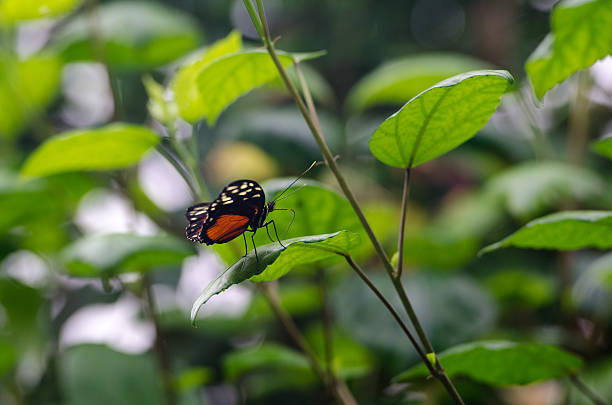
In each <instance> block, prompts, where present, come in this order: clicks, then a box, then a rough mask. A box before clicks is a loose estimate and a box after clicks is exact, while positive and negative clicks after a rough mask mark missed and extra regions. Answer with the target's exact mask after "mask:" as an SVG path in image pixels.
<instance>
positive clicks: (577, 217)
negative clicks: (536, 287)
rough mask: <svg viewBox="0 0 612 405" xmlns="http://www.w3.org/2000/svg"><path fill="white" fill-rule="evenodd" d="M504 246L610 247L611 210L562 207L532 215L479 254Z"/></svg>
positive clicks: (557, 248)
mask: <svg viewBox="0 0 612 405" xmlns="http://www.w3.org/2000/svg"><path fill="white" fill-rule="evenodd" d="M507 246H516V247H521V248H531V249H553V250H575V249H583V248H589V247H593V248H599V249H610V248H612V211H564V212H558V213H555V214H551V215H546V216H544V217H541V218H538V219H535V220H533V221H531V222H529V223H528V224H527V225H525V226H523V227H522V228H521V229H519V230H518V231H516V232H515V233H513V234H512V235H510V236H508V237H506V238H505V239H503V240H501V241H499V242H497V243H494V244H492V245H489V246H487V247H485V248H484V249H482V250H481V251H480V253H479V254H484V253H488V252H492V251H494V250H498V249H501V248H504V247H507Z"/></svg>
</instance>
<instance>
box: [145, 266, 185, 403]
mask: <svg viewBox="0 0 612 405" xmlns="http://www.w3.org/2000/svg"><path fill="white" fill-rule="evenodd" d="M142 295H143V298H144V300H143V301H144V310H145V313H146V314H147V315H148V317H149V319H150V320H151V321H152V322H153V325H154V327H155V342H154V343H153V349H154V352H155V358H156V359H157V365H158V367H159V372H160V375H161V380H162V384H163V387H164V394H165V397H166V404H167V405H175V404H176V403H177V397H176V392H175V391H174V386H173V383H172V369H171V366H170V354H169V353H168V347H167V346H166V343H165V341H164V336H163V331H162V328H161V325H160V322H159V318H158V316H157V309H156V305H155V300H154V298H153V292H152V291H151V281H150V280H149V277H148V275H147V274H143V275H142Z"/></svg>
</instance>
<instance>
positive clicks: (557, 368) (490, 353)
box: [395, 341, 582, 385]
mask: <svg viewBox="0 0 612 405" xmlns="http://www.w3.org/2000/svg"><path fill="white" fill-rule="evenodd" d="M438 357H439V359H440V362H441V363H442V364H443V365H444V369H445V370H446V373H447V374H448V376H449V377H451V378H452V377H454V376H467V377H470V378H472V379H474V380H476V381H480V382H483V383H486V384H491V385H522V384H530V383H533V382H536V381H543V380H550V379H553V378H559V377H565V376H567V375H569V374H573V373H575V372H576V371H577V370H578V369H579V368H580V367H581V366H582V360H581V359H580V358H579V357H577V356H575V355H573V354H571V353H568V352H566V351H564V350H562V349H559V348H557V347H554V346H548V345H539V344H527V343H525V344H521V343H514V342H508V341H485V342H472V343H466V344H462V345H459V346H455V347H452V348H450V349H448V350H445V351H443V352H442V353H440V354H439V355H438ZM428 374H429V370H427V368H426V367H425V366H424V365H423V364H419V365H418V366H415V367H413V368H411V369H409V370H407V371H405V372H403V373H402V374H400V375H398V376H397V377H395V380H396V381H409V380H412V379H414V378H418V377H425V376H427V375H428Z"/></svg>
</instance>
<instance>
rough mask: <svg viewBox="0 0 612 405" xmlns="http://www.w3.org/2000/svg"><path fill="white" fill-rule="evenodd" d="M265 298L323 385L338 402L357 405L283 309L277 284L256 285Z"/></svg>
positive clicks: (341, 382)
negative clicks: (332, 377) (327, 370)
mask: <svg viewBox="0 0 612 405" xmlns="http://www.w3.org/2000/svg"><path fill="white" fill-rule="evenodd" d="M256 284H257V286H258V287H259V290H260V291H261V293H262V294H263V296H264V297H265V298H266V300H267V301H268V304H269V305H270V308H271V309H272V311H273V312H274V314H275V315H276V317H277V318H278V320H279V321H280V322H281V324H282V325H283V327H284V328H285V330H286V331H287V334H288V335H289V336H290V337H291V339H292V340H293V342H294V343H295V344H296V345H297V347H298V348H299V349H300V351H301V352H302V353H304V355H305V356H306V357H307V358H308V361H309V362H310V366H311V368H312V370H313V371H314V372H315V374H316V375H317V376H318V377H319V379H320V380H321V381H322V382H323V384H324V385H325V386H326V387H327V388H328V389H329V390H330V391H331V392H332V393H333V395H334V397H335V398H336V400H337V401H338V402H339V403H340V404H343V405H356V404H357V401H356V400H355V398H353V395H352V394H351V392H350V391H349V390H348V388H347V387H346V386H345V385H344V382H343V381H340V380H334V379H329V378H328V375H327V373H326V372H325V370H324V369H323V367H321V364H320V363H319V360H317V357H316V355H315V353H314V351H313V350H312V349H311V348H310V345H309V344H308V342H307V341H306V338H305V337H304V335H302V332H300V330H299V329H298V327H297V325H296V324H295V322H294V321H293V319H292V318H291V316H290V315H289V313H288V312H287V311H286V310H285V308H283V306H282V304H281V301H280V297H279V296H278V291H277V290H276V288H275V284H272V283H256Z"/></svg>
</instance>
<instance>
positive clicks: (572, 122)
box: [567, 70, 591, 165]
mask: <svg viewBox="0 0 612 405" xmlns="http://www.w3.org/2000/svg"><path fill="white" fill-rule="evenodd" d="M577 76H578V77H577V83H576V92H575V94H574V99H573V100H572V102H571V105H570V116H569V131H568V137H567V156H568V161H569V162H570V163H573V164H575V165H581V164H582V162H583V160H584V152H585V150H586V144H587V142H588V140H589V92H590V91H591V76H590V73H589V72H588V70H587V71H584V72H578V74H577Z"/></svg>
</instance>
